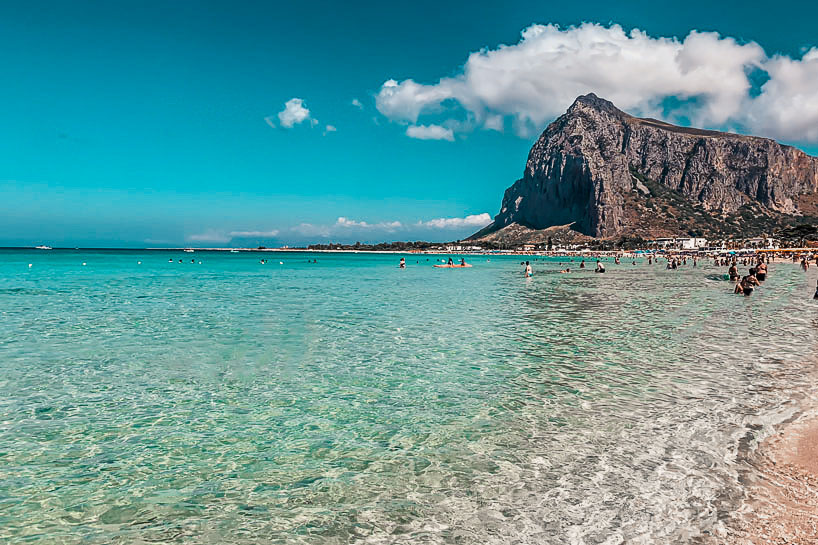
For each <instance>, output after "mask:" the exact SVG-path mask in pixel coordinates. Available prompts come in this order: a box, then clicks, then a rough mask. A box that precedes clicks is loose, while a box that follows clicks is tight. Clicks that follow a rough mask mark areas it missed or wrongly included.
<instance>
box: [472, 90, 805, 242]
mask: <svg viewBox="0 0 818 545" xmlns="http://www.w3.org/2000/svg"><path fill="white" fill-rule="evenodd" d="M814 215H818V158H816V157H812V156H809V155H807V154H806V153H804V152H803V151H801V150H799V149H797V148H794V147H792V146H787V145H784V144H779V143H778V142H776V141H774V140H771V139H769V138H763V137H759V136H749V135H742V134H736V133H729V132H720V131H713V130H707V129H698V128H693V127H680V126H677V125H672V124H670V123H666V122H663V121H659V120H656V119H651V118H639V117H635V116H632V115H630V114H628V113H625V112H623V111H622V110H620V109H618V108H617V107H616V106H615V105H614V104H613V103H612V102H610V101H608V100H605V99H603V98H600V97H598V96H596V95H595V94H593V93H590V94H587V95H582V96H580V97H577V99H576V100H575V101H574V103H573V104H572V105H571V107H570V108H568V110H567V111H566V113H565V114H563V115H562V116H560V117H558V118H557V119H556V120H554V121H553V122H552V123H551V124H549V125H548V127H546V129H545V130H544V131H543V133H542V134H541V135H540V137H539V138H538V139H537V141H536V142H535V143H534V145H533V146H532V148H531V151H530V152H529V155H528V159H527V161H526V168H525V171H524V173H523V177H522V178H521V179H519V180H517V181H516V182H515V183H514V184H512V185H511V187H509V188H508V189H507V190H506V191H505V194H504V196H503V201H502V205H501V209H500V212H499V213H498V214H497V215H496V216H495V217H494V221H493V222H492V223H491V224H490V225H489V226H487V227H486V228H484V229H481V230H480V231H478V232H477V233H475V234H474V235H472V237H470V239H471V240H475V239H481V238H484V237H486V236H487V235H489V234H491V233H493V232H496V231H498V230H500V229H503V228H504V227H507V226H509V225H512V224H517V225H521V226H524V227H527V228H529V229H532V230H542V229H546V228H549V227H552V226H557V225H568V224H570V225H572V228H573V229H574V230H575V231H578V232H579V233H581V234H583V235H586V236H591V237H595V238H612V237H617V236H640V237H644V238H651V237H658V236H679V235H684V234H691V235H699V236H703V235H708V236H718V235H731V234H743V235H745V236H753V235H756V234H761V233H762V232H768V231H769V230H772V229H780V228H783V227H787V226H789V225H792V224H795V223H799V222H804V221H808V220H811V219H813V217H814Z"/></svg>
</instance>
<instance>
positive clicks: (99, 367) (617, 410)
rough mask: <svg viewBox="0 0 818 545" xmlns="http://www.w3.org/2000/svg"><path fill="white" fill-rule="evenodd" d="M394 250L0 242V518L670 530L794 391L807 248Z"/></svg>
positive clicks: (723, 498)
mask: <svg viewBox="0 0 818 545" xmlns="http://www.w3.org/2000/svg"><path fill="white" fill-rule="evenodd" d="M398 257H400V256H396V255H366V254H358V255H351V254H346V255H340V254H294V253H265V254H260V253H239V254H231V253H215V252H196V253H194V254H189V253H188V254H182V253H181V252H149V251H140V252H104V251H100V252H81V251H76V252H74V251H58V250H54V251H27V252H24V251H0V541H2V542H3V543H9V544H17V543H70V544H90V545H93V544H103V543H122V544H125V543H128V544H131V543H157V542H159V543H202V544H205V543H207V544H210V543H212V544H260V543H311V544H324V543H327V544H336V543H337V544H341V543H464V544H468V543H498V544H499V543H544V544H565V543H574V544H617V543H645V544H648V543H651V544H652V543H687V542H689V541H690V540H691V539H693V538H695V537H696V536H699V535H702V534H703V533H706V532H710V531H713V530H714V529H717V528H718V527H719V525H720V524H722V521H723V519H724V517H725V515H726V514H727V513H728V512H729V511H731V510H732V509H734V508H735V507H736V505H737V502H738V501H740V499H741V494H742V490H741V488H740V487H739V485H738V482H739V475H740V472H741V471H742V470H744V469H746V468H744V467H743V465H742V462H741V459H742V456H741V451H742V449H747V448H752V445H753V444H754V443H755V441H757V439H758V438H760V437H762V436H763V435H764V434H765V433H769V429H770V425H771V424H774V423H777V422H780V421H781V420H783V419H785V418H787V417H788V416H790V415H791V414H793V412H794V411H796V410H797V408H798V403H797V401H798V399H800V398H802V397H803V396H809V395H811V394H810V393H809V389H808V386H809V384H810V382H811V381H812V378H813V377H812V376H811V375H810V374H809V372H810V370H811V366H810V365H809V359H810V358H812V357H813V356H812V354H813V351H814V346H815V344H814V343H815V340H816V339H815V337H816V316H818V312H817V311H818V305H816V304H815V303H814V302H813V301H812V300H811V297H812V286H813V285H814V284H815V274H814V271H813V270H811V271H810V274H808V275H804V273H803V272H801V271H799V270H798V269H797V268H796V267H795V266H792V265H791V264H784V263H780V264H774V265H773V266H772V267H771V276H770V278H769V280H768V281H767V282H766V283H765V285H764V286H763V287H762V288H761V289H759V290H757V293H755V294H754V295H753V296H752V297H750V298H744V297H741V296H734V295H732V293H731V291H730V286H729V283H728V282H725V281H722V280H718V279H717V278H719V276H718V275H717V274H716V273H717V272H718V273H719V274H720V273H721V272H722V271H717V270H716V269H714V268H713V267H712V265H709V264H701V263H700V264H699V266H698V267H697V268H693V267H691V266H690V265H688V266H687V267H685V268H683V269H681V270H678V271H667V270H665V268H664V266H661V265H659V266H657V265H654V266H648V265H647V264H646V263H644V262H641V261H640V262H639V263H638V264H637V265H636V266H634V265H631V264H630V263H629V262H628V263H627V264H625V263H623V264H622V265H618V266H617V265H614V264H613V263H609V265H608V273H607V274H605V275H595V274H593V273H592V272H590V271H588V272H581V273H580V272H576V273H572V274H570V275H567V274H559V273H558V271H559V269H560V264H559V261H560V260H559V259H555V260H549V261H543V260H540V261H536V262H535V263H534V269H535V276H534V277H533V278H531V279H525V278H523V275H522V274H521V267H520V264H519V261H520V258H519V257H514V258H492V259H491V261H487V259H486V258H485V257H479V258H477V257H475V258H473V259H472V262H473V263H474V267H473V268H471V269H465V270H441V269H434V268H433V267H431V264H432V263H433V261H434V259H435V258H434V257H432V258H430V261H427V257H426V256H422V257H417V256H407V257H408V260H407V261H408V265H409V266H408V268H407V269H406V270H400V269H398V268H397V260H398ZM169 258H172V259H173V263H169V262H168V259H169ZM262 258H264V259H267V260H268V263H267V264H266V265H262V264H261V263H259V260H260V259H262ZM178 259H183V261H184V263H181V264H180V263H178ZM191 259H194V260H195V263H190V260H191ZM312 259H317V261H318V262H317V263H311V264H308V263H307V261H308V260H312ZM138 261H141V264H138ZM199 261H201V264H199V263H198V262H199ZM416 261H419V263H416ZM563 261H565V260H563ZM29 263H31V264H32V266H31V267H29V266H28V264H29ZM83 263H86V264H85V265H83ZM571 265H572V266H573V267H574V268H576V266H577V263H572V264H571ZM563 266H565V265H563Z"/></svg>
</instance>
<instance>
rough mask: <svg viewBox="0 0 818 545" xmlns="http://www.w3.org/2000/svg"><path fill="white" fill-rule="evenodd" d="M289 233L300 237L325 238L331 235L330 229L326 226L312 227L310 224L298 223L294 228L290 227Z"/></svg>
mask: <svg viewBox="0 0 818 545" xmlns="http://www.w3.org/2000/svg"><path fill="white" fill-rule="evenodd" d="M290 231H291V232H292V233H295V234H297V235H301V236H302V237H308V238H309V237H322V238H327V237H329V236H330V235H331V234H332V233H331V231H330V228H329V227H327V226H326V225H314V224H312V223H299V224H298V225H296V226H295V227H291V228H290Z"/></svg>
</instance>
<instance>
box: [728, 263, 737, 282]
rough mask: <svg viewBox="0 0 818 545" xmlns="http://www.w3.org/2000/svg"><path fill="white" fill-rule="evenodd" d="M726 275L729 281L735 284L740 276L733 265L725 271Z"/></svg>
mask: <svg viewBox="0 0 818 545" xmlns="http://www.w3.org/2000/svg"><path fill="white" fill-rule="evenodd" d="M727 274H728V275H730V280H732V281H733V282H737V281H738V280H739V279H740V276H739V274H738V268H737V267H736V265H735V264H733V265H730V268H729V269H727Z"/></svg>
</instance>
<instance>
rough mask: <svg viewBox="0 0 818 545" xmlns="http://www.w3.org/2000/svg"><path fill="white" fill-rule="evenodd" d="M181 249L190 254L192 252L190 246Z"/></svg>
mask: <svg viewBox="0 0 818 545" xmlns="http://www.w3.org/2000/svg"><path fill="white" fill-rule="evenodd" d="M182 251H183V252H187V253H189V254H192V253H193V250H191V249H190V248H185V249H184V250H182Z"/></svg>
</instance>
